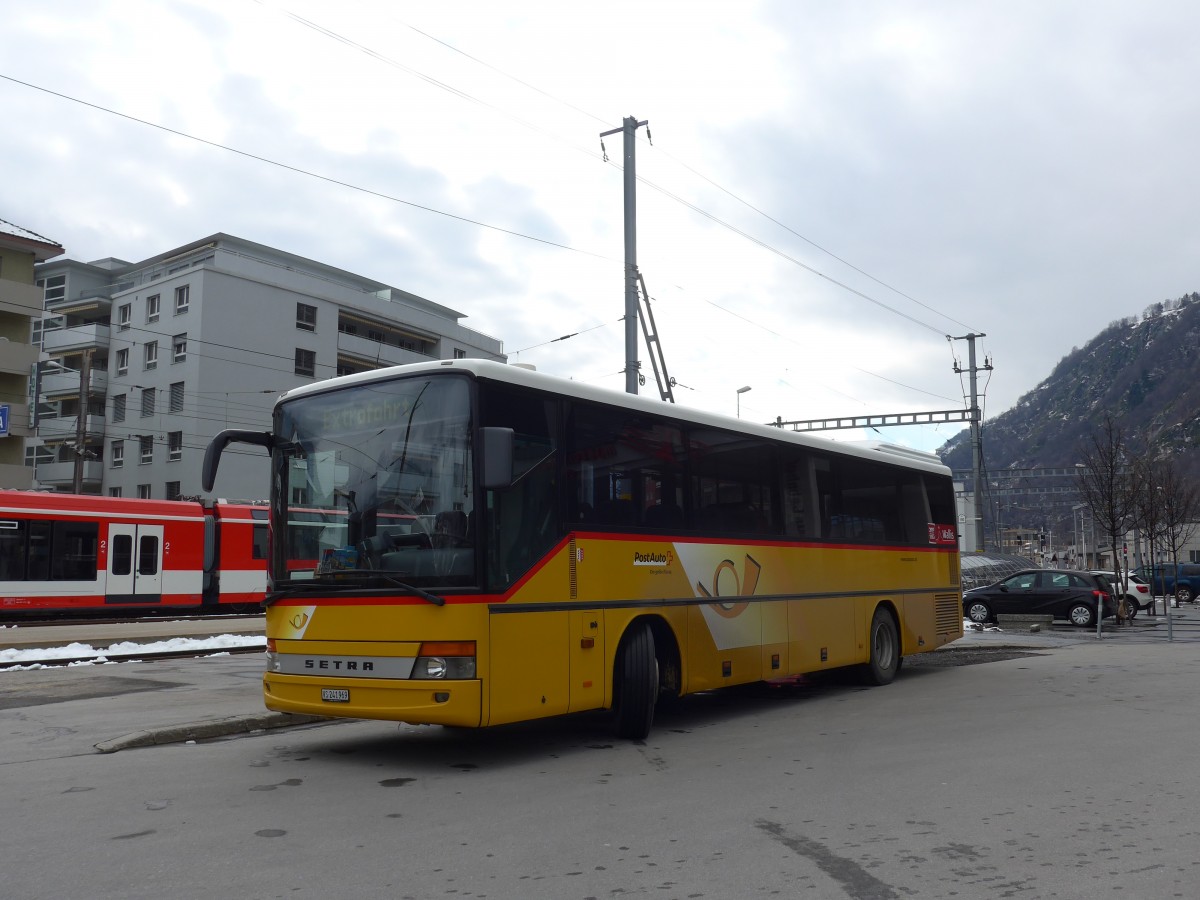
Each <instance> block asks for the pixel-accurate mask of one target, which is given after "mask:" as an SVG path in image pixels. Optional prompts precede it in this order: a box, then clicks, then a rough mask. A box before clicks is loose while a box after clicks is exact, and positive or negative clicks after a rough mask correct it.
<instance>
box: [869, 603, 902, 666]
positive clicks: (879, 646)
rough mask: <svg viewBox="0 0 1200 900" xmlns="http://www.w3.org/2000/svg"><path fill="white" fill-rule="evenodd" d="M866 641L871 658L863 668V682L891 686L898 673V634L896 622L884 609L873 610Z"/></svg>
mask: <svg viewBox="0 0 1200 900" xmlns="http://www.w3.org/2000/svg"><path fill="white" fill-rule="evenodd" d="M868 640H869V643H870V645H871V657H870V659H869V661H868V662H867V663H866V665H865V666H863V669H862V675H863V681H864V682H866V683H867V684H872V685H880V684H891V682H892V679H894V678H895V677H896V673H897V672H899V671H900V633H899V632H898V631H897V630H896V620H895V619H893V618H892V616H891V614H890V613H889V612H888V611H887V610H886V609H883V608H882V607H880V608H879V609H877V610H875V615H874V616H872V617H871V631H870V633H869V634H868Z"/></svg>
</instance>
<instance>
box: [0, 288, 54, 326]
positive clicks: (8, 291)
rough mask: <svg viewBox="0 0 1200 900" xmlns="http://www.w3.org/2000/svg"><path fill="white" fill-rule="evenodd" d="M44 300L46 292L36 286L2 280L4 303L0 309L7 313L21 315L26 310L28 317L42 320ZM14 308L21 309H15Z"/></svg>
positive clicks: (1, 293)
mask: <svg viewBox="0 0 1200 900" xmlns="http://www.w3.org/2000/svg"><path fill="white" fill-rule="evenodd" d="M44 298H45V291H43V290H42V289H41V288H40V287H38V286H37V285H35V284H22V283H21V282H19V281H10V280H9V279H7V278H0V301H3V304H2V306H0V308H3V309H4V310H5V311H6V312H16V313H19V312H21V310H26V311H27V314H28V315H30V316H32V317H33V318H35V319H40V318H41V317H42V303H43V302H44ZM14 306H15V307H20V309H13V307H14Z"/></svg>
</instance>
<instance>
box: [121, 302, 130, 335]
mask: <svg viewBox="0 0 1200 900" xmlns="http://www.w3.org/2000/svg"><path fill="white" fill-rule="evenodd" d="M132 318H133V304H131V303H122V304H121V305H120V306H118V307H117V330H118V331H128V330H129V322H130V320H131V319H132Z"/></svg>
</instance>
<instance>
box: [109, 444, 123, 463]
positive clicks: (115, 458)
mask: <svg viewBox="0 0 1200 900" xmlns="http://www.w3.org/2000/svg"><path fill="white" fill-rule="evenodd" d="M108 458H109V459H110V460H111V461H112V467H113V468H114V469H119V468H121V466H123V465H125V442H124V441H113V442H112V447H111V449H110V450H109V454H108Z"/></svg>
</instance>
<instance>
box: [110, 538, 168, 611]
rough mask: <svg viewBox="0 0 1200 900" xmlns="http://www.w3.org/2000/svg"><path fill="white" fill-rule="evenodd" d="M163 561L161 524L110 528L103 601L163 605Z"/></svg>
mask: <svg viewBox="0 0 1200 900" xmlns="http://www.w3.org/2000/svg"><path fill="white" fill-rule="evenodd" d="M162 562H163V526H162V525H109V526H108V579H107V586H106V588H105V596H104V602H105V603H161V602H162Z"/></svg>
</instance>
